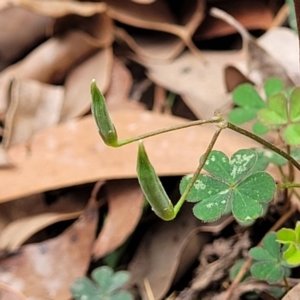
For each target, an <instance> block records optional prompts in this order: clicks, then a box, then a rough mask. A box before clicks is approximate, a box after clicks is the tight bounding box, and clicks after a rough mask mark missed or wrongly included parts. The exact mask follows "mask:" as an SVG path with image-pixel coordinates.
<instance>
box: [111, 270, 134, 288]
mask: <svg viewBox="0 0 300 300" xmlns="http://www.w3.org/2000/svg"><path fill="white" fill-rule="evenodd" d="M129 279H130V274H129V272H127V271H118V272H116V273H115V274H114V275H113V276H112V278H111V284H110V291H114V290H117V289H119V288H121V287H122V286H124V285H125V284H126V283H127V282H128V281H129Z"/></svg>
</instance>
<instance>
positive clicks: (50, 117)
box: [3, 79, 64, 148]
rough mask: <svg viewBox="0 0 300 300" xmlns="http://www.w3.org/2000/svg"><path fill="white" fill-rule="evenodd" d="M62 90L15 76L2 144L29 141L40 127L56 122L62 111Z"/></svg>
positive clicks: (6, 146) (7, 145) (8, 145)
mask: <svg viewBox="0 0 300 300" xmlns="http://www.w3.org/2000/svg"><path fill="white" fill-rule="evenodd" d="M63 100H64V89H63V88H62V87H60V86H54V85H48V84H45V83H41V82H38V81H34V80H29V79H19V80H18V79H16V80H13V81H12V84H11V88H10V101H9V102H10V104H9V107H8V110H7V113H6V116H5V127H4V135H3V146H4V147H5V148H8V147H10V146H12V145H16V144H18V143H20V142H24V141H28V140H29V139H30V138H31V137H32V136H33V135H34V134H35V133H36V132H38V131H39V130H42V129H45V128H49V127H51V126H53V125H56V124H57V123H58V121H59V118H60V114H61V107H62V104H63Z"/></svg>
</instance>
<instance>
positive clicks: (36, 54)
mask: <svg viewBox="0 0 300 300" xmlns="http://www.w3.org/2000/svg"><path fill="white" fill-rule="evenodd" d="M109 43H110V40H108V39H107V38H106V39H104V40H99V39H95V38H92V37H91V36H89V35H87V34H85V33H84V32H80V31H70V32H68V33H66V34H65V35H63V36H60V37H53V38H51V39H49V40H48V41H46V42H45V43H43V44H42V45H40V46H39V47H37V48H36V49H35V50H33V51H32V52H31V53H30V54H29V55H28V56H27V57H26V58H24V59H23V60H22V61H20V62H18V63H16V64H14V65H11V66H10V67H8V68H6V69H5V70H4V71H3V72H1V73H0V114H1V113H5V111H6V110H7V106H8V99H7V93H8V89H9V85H10V81H11V80H12V79H14V78H16V77H17V78H28V79H34V80H39V81H41V82H45V83H54V82H58V81H61V80H62V79H63V78H64V77H65V75H66V72H67V71H69V69H70V68H71V67H72V66H74V64H75V63H77V62H78V61H80V60H82V59H83V58H84V57H86V56H87V55H89V54H91V53H92V52H93V51H95V50H96V49H97V48H101V47H103V46H105V45H107V44H109Z"/></svg>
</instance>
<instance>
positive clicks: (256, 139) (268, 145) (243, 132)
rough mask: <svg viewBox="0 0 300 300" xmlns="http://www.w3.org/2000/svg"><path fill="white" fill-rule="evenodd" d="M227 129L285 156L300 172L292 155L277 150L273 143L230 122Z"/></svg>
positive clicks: (299, 166)
mask: <svg viewBox="0 0 300 300" xmlns="http://www.w3.org/2000/svg"><path fill="white" fill-rule="evenodd" d="M227 128H229V129H231V130H233V131H235V132H238V133H240V134H242V135H245V136H247V137H249V138H250V139H252V140H254V141H256V142H258V143H260V144H262V145H263V146H265V147H267V148H269V149H270V150H272V151H274V152H276V153H278V154H279V155H281V156H283V157H284V158H286V159H287V160H288V161H289V162H291V163H292V164H293V165H294V166H295V167H296V168H297V169H298V170H299V171H300V164H299V163H298V162H297V161H296V160H295V159H294V158H293V157H291V156H290V155H288V154H287V153H286V152H284V151H282V150H281V149H279V148H277V147H276V146H274V145H272V144H271V143H269V142H267V141H265V140H264V139H262V138H261V137H259V136H257V135H255V134H253V133H251V132H250V131H248V130H245V129H243V128H241V127H238V126H235V125H234V124H232V123H230V122H228V123H227Z"/></svg>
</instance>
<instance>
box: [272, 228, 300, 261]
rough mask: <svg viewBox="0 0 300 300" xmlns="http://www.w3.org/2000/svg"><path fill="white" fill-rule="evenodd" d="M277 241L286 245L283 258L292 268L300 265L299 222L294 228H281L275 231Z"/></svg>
mask: <svg viewBox="0 0 300 300" xmlns="http://www.w3.org/2000/svg"><path fill="white" fill-rule="evenodd" d="M277 241H278V242H279V243H281V244H284V245H286V247H287V249H285V251H284V252H283V258H284V259H285V260H286V261H287V263H288V264H290V265H292V266H298V265H300V222H297V224H296V228H295V230H294V229H290V228H282V229H280V230H278V231H277Z"/></svg>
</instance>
